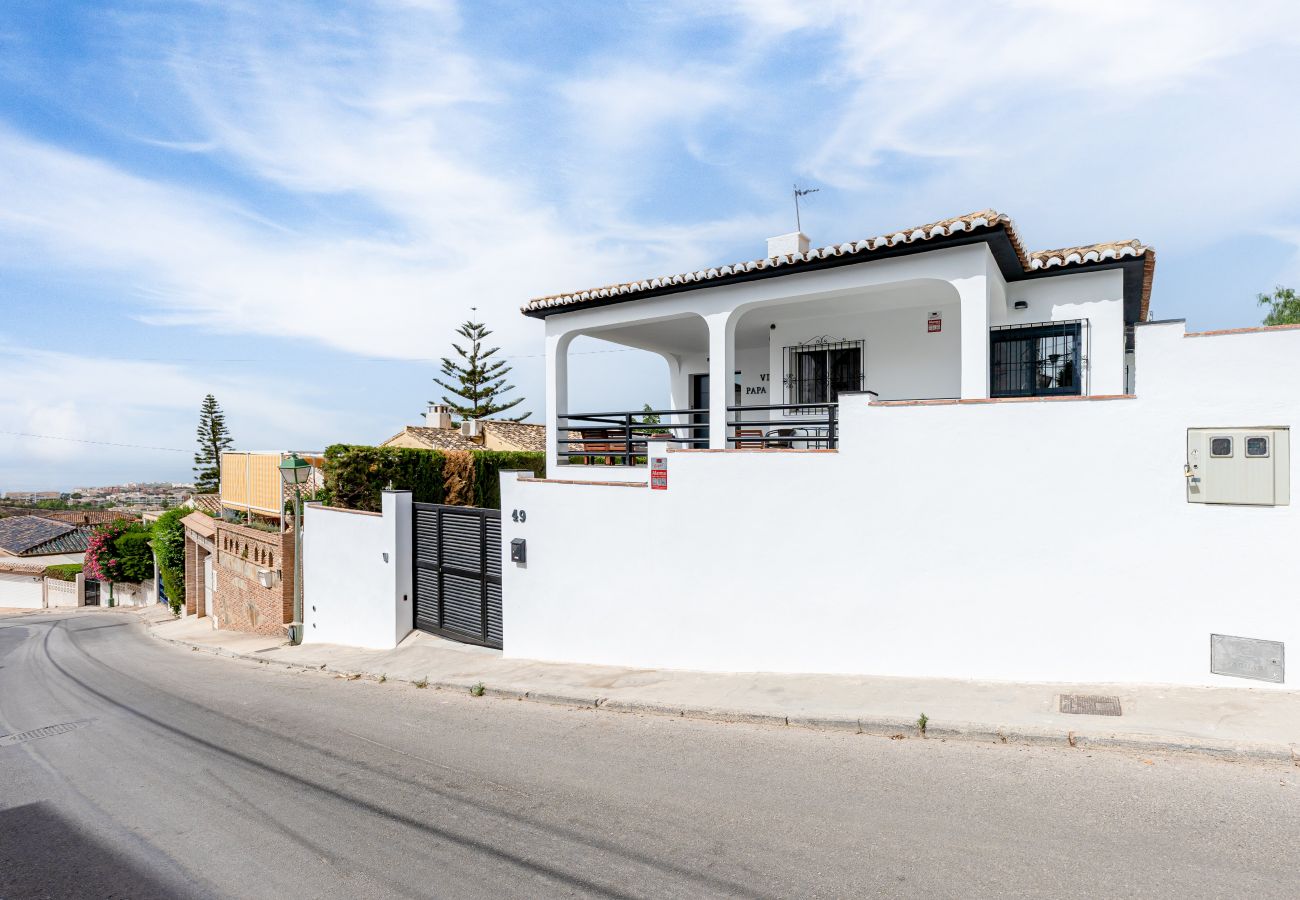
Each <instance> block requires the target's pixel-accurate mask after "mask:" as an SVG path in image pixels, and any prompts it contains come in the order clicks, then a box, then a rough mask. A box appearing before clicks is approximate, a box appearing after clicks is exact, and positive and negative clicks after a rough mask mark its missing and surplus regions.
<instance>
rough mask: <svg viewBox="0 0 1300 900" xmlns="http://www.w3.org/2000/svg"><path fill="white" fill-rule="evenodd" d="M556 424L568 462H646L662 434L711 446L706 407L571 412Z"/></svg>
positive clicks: (563, 459) (679, 441) (683, 444)
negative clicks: (653, 445)
mask: <svg viewBox="0 0 1300 900" xmlns="http://www.w3.org/2000/svg"><path fill="white" fill-rule="evenodd" d="M683 420H684V421H683ZM556 424H557V429H556V430H557V432H558V437H557V439H556V443H557V444H558V446H559V455H560V461H561V462H562V463H564V462H567V463H568V464H569V465H602V464H603V465H614V464H615V461H616V460H617V461H618V462H619V463H620V464H622V465H625V466H643V465H645V463H646V450H647V447H648V445H649V442H650V441H651V440H652V439H654V438H656V437H661V436H663V435H668V436H669V439H670V440H671V441H672V442H673V444H675V445H677V446H681V447H699V448H707V447H708V446H709V411H708V410H707V409H649V410H636V411H635V412H633V411H626V412H600V413H569V414H567V415H563V416H560V417H559V420H558V422H557V423H556Z"/></svg>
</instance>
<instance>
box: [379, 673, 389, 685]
mask: <svg viewBox="0 0 1300 900" xmlns="http://www.w3.org/2000/svg"><path fill="white" fill-rule="evenodd" d="M387 680H388V676H387V675H380V676H379V683H380V684H383V683H384V682H385V681H387Z"/></svg>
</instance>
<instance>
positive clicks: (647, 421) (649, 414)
mask: <svg viewBox="0 0 1300 900" xmlns="http://www.w3.org/2000/svg"><path fill="white" fill-rule="evenodd" d="M641 411H642V412H644V413H645V415H643V416H642V417H641V423H640V424H642V425H658V424H659V416H658V414H657V413H655V412H654V407H653V406H651V405H650V404H649V403H647V404H646V405H645V406H643V407H641ZM637 431H639V432H642V433H644V434H667V433H668V429H667V428H638V429H637Z"/></svg>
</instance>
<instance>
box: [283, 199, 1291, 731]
mask: <svg viewBox="0 0 1300 900" xmlns="http://www.w3.org/2000/svg"><path fill="white" fill-rule="evenodd" d="M1154 266H1155V254H1154V252H1153V251H1152V250H1151V248H1149V247H1147V246H1145V245H1143V244H1141V243H1139V242H1137V241H1124V242H1119V243H1107V244H1094V245H1090V246H1081V247H1072V248H1069V249H1064V250H1049V251H1037V252H1031V251H1029V250H1027V249H1026V248H1025V245H1024V244H1023V243H1022V241H1021V239H1020V236H1019V235H1018V234H1017V232H1016V229H1015V228H1014V227H1013V226H1012V224H1011V221H1010V220H1009V219H1008V218H1007V217H1006V216H1003V215H1001V214H999V213H995V212H983V213H977V214H973V215H968V216H961V217H959V218H955V219H948V220H946V221H943V222H937V223H935V224H933V225H927V226H923V227H920V228H913V229H908V230H906V231H900V232H896V233H894V234H888V235H883V236H881V237H878V238H874V239H869V240H862V241H856V242H853V243H846V244H837V245H834V246H830V247H823V248H821V249H818V250H811V249H809V248H808V240H807V238H806V237H804V236H803V235H802V234H794V235H785V236H783V237H779V238H774V239H773V240H772V241H771V242H770V243H769V248H768V255H767V256H765V257H764V258H762V259H759V260H756V261H753V262H747V263H740V264H735V265H729V266H722V267H719V268H716V269H708V270H706V271H702V272H693V273H689V274H685V275H676V276H669V277H664V278H654V279H649V280H646V281H637V282H631V283H628V284H620V285H613V286H610V287H604V288H597V289H594V290H587V291H579V292H575V293H570V294H562V295H558V296H551V297H543V298H540V299H537V300H533V301H531V302H529V303H528V304H527V305H526V306H525V307H524V313H525V314H526V315H529V316H533V317H537V318H540V319H542V320H544V322H545V328H546V356H547V359H546V365H547V420H546V424H547V426H548V428H547V439H546V440H547V467H546V477H544V478H538V477H535V476H534V475H532V474H531V473H523V472H503V473H502V474H501V484H500V498H501V502H500V509H499V510H498V509H475V508H466V507H450V506H440V505H437V504H431V503H420V502H415V501H414V500H413V497H412V494H411V492H409V491H401V490H394V491H386V492H385V493H384V494H383V509H382V511H381V513H379V514H373V513H372V514H366V515H357V514H354V513H351V512H349V511H347V510H339V509H332V508H327V507H322V506H319V505H313V504H309V506H308V509H307V514H306V519H307V525H306V540H305V544H304V563H305V565H306V570H307V571H306V575H305V578H304V585H305V586H306V589H307V591H308V598H309V605H308V613H307V621H306V623H305V634H306V640H309V641H320V642H323V643H330V642H335V643H338V642H343V643H354V644H357V645H359V646H367V647H375V648H389V647H393V646H396V645H397V644H398V642H400V641H402V640H404V639H405V636H406V635H407V634H408V633H409V632H410V631H411V630H412V628H417V629H422V630H425V631H429V632H432V633H434V634H438V635H441V636H443V637H448V638H451V639H453V640H459V641H465V642H468V643H476V644H481V645H483V646H486V647H490V648H494V649H499V650H500V651H501V652H502V653H503V654H504V655H505V656H507V657H515V658H531V659H546V660H561V661H566V662H577V663H592V664H607V665H618V666H630V667H648V668H683V669H698V670H709V671H720V672H747V671H769V672H808V673H843V674H864V675H885V676H891V675H892V676H906V677H936V678H974V679H981V680H1007V681H1017V682H1051V683H1075V684H1081V683H1086V684H1092V685H1096V684H1099V683H1122V682H1146V683H1176V684H1193V685H1204V686H1212V687H1238V688H1240V687H1251V688H1256V689H1268V690H1291V691H1294V690H1296V689H1297V685H1298V684H1300V681H1297V679H1296V678H1295V677H1294V676H1292V677H1288V676H1287V672H1286V645H1287V644H1288V643H1290V644H1291V645H1292V646H1293V647H1294V646H1296V645H1297V644H1300V616H1298V615H1297V613H1296V600H1295V593H1296V589H1295V574H1294V563H1293V562H1292V560H1293V559H1294V556H1295V546H1296V535H1297V534H1300V513H1298V512H1297V508H1296V506H1295V505H1293V504H1292V503H1291V497H1290V483H1291V454H1290V435H1291V430H1292V429H1294V428H1300V327H1295V326H1279V327H1272V328H1243V329H1236V330H1233V331H1225V332H1201V333H1195V332H1188V331H1187V329H1186V325H1185V323H1184V322H1182V321H1181V320H1172V321H1163V322H1153V321H1148V318H1149V317H1148V304H1149V300H1150V292H1151V283H1152V276H1153V273H1154ZM580 335H588V336H591V337H594V338H598V339H603V340H606V341H612V342H614V343H616V344H622V345H624V346H627V347H636V348H643V349H645V350H648V351H651V352H653V353H656V354H658V355H660V356H661V357H662V358H663V360H664V361H665V373H666V375H667V377H668V385H669V387H670V394H671V399H672V402H671V404H670V408H668V409H664V410H659V411H658V415H659V421H658V422H657V423H655V422H653V421H651V422H646V421H645V413H644V412H643V411H642V410H627V411H617V410H616V411H601V410H578V409H574V408H572V407H571V406H570V405H569V402H568V397H569V389H570V386H571V385H570V379H569V372H568V365H567V361H568V355H569V347H570V345H571V343H572V342H573V340H574V339H575V338H576V337H578V336H580ZM1084 693H1088V691H1084ZM1044 696H1045V697H1050V696H1051V692H1046V691H1045V692H1044ZM918 712H919V710H918ZM1225 716H1227V713H1225ZM1225 721H1226V719H1225Z"/></svg>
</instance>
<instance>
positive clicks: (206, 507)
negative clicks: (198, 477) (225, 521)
mask: <svg viewBox="0 0 1300 900" xmlns="http://www.w3.org/2000/svg"><path fill="white" fill-rule="evenodd" d="M190 502H191V503H192V504H194V508H195V509H197V510H199V511H200V512H210V513H212V514H213V515H216V516H219V515H221V495H220V494H194V495H192V496H191V497H190Z"/></svg>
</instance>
